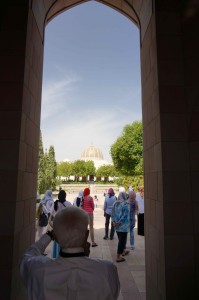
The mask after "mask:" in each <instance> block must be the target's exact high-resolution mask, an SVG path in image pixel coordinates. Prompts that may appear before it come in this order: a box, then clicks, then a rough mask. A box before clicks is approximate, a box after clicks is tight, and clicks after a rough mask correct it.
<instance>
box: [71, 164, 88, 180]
mask: <svg viewBox="0 0 199 300" xmlns="http://www.w3.org/2000/svg"><path fill="white" fill-rule="evenodd" d="M72 173H73V175H74V176H75V180H76V181H78V180H79V177H80V176H82V177H85V176H86V167H85V161H83V160H80V159H78V160H75V161H74V162H73V163H72Z"/></svg>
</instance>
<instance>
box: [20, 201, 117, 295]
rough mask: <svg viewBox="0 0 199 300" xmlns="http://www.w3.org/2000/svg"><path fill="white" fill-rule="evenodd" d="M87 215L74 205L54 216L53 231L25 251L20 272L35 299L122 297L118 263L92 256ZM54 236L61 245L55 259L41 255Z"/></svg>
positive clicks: (29, 292) (29, 293)
mask: <svg viewBox="0 0 199 300" xmlns="http://www.w3.org/2000/svg"><path fill="white" fill-rule="evenodd" d="M88 233H89V232H88V214H87V213H86V212H85V211H83V210H81V209H79V208H77V207H74V206H70V207H67V208H64V209H63V210H61V211H60V212H58V213H57V214H56V216H55V219H54V223H53V231H50V232H47V233H46V234H44V235H43V236H42V237H41V238H40V239H39V240H38V241H37V242H36V243H34V244H33V245H32V246H31V247H30V248H29V249H28V250H27V251H26V252H25V254H24V256H23V258H22V260H21V264H20V273H21V276H22V278H23V280H24V283H25V285H26V287H27V291H28V299H33V300H55V299H56V300H62V299H67V300H74V299H77V300H90V299H93V300H94V299H98V300H104V299H106V300H109V299H110V300H111V299H113V300H114V299H117V298H118V296H119V290H120V283H119V278H118V273H117V268H116V266H115V265H114V264H113V263H112V262H110V261H106V260H100V259H91V258H89V257H88V255H89V247H90V244H89V243H88V242H87V238H88ZM51 239H55V240H56V241H57V242H58V243H59V244H60V247H61V251H60V257H58V258H56V259H52V258H49V257H47V256H44V255H42V254H43V253H44V251H45V249H46V247H47V246H48V244H49V243H50V242H51Z"/></svg>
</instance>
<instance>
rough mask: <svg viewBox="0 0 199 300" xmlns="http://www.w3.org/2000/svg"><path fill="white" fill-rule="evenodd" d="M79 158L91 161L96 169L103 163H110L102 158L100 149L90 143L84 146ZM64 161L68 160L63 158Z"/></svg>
mask: <svg viewBox="0 0 199 300" xmlns="http://www.w3.org/2000/svg"><path fill="white" fill-rule="evenodd" d="M80 160H84V161H89V160H91V161H93V162H94V166H95V168H96V169H98V168H99V167H101V166H103V165H112V163H109V162H108V161H107V160H105V159H104V156H103V153H102V151H101V150H100V149H99V148H97V147H96V146H94V145H90V147H88V148H85V149H84V150H83V151H82V153H81V156H80ZM64 161H68V162H69V160H68V159H64Z"/></svg>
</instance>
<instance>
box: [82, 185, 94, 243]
mask: <svg viewBox="0 0 199 300" xmlns="http://www.w3.org/2000/svg"><path fill="white" fill-rule="evenodd" d="M82 209H83V210H85V211H86V212H87V213H88V215H89V230H90V238H91V242H92V247H96V246H98V245H97V244H96V243H95V241H94V229H93V211H94V202H93V198H92V197H91V196H90V189H89V188H85V189H84V199H83V205H82Z"/></svg>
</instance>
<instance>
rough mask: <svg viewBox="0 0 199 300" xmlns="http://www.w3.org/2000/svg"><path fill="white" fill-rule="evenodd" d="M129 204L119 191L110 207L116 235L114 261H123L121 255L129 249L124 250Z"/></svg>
mask: <svg viewBox="0 0 199 300" xmlns="http://www.w3.org/2000/svg"><path fill="white" fill-rule="evenodd" d="M129 219H130V213H129V204H128V201H127V195H126V193H125V192H120V193H119V196H118V199H117V201H116V202H115V204H114V206H113V209H112V222H113V225H114V226H115V230H116V232H117V236H118V247H117V258H116V262H123V261H125V259H124V258H123V257H122V256H124V255H127V254H128V253H129V251H127V250H125V247H126V240H127V234H128V231H129Z"/></svg>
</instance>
